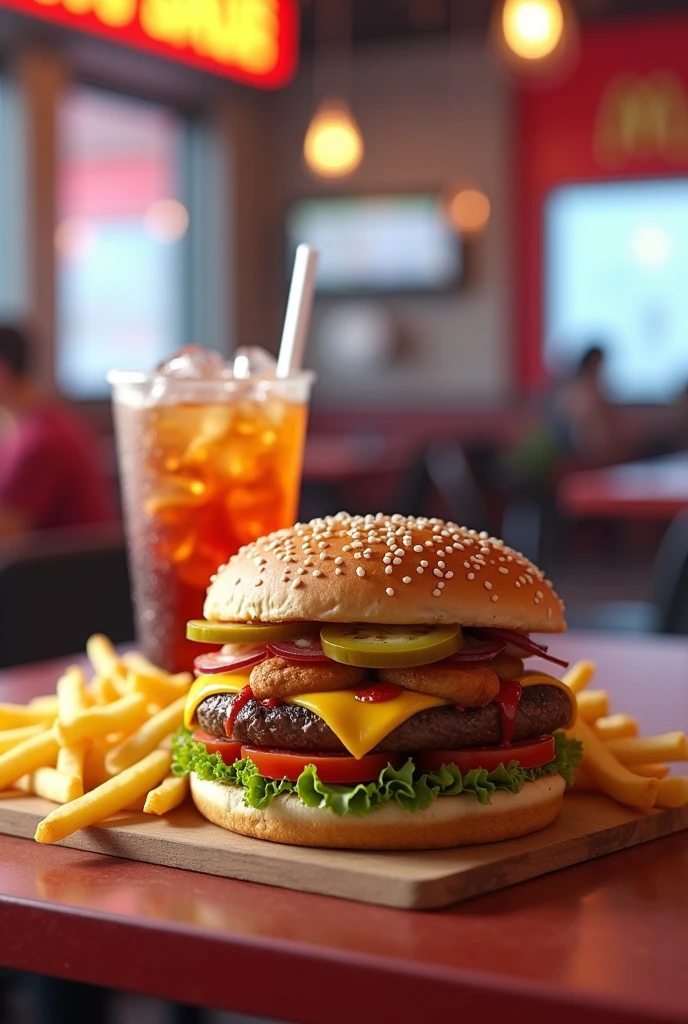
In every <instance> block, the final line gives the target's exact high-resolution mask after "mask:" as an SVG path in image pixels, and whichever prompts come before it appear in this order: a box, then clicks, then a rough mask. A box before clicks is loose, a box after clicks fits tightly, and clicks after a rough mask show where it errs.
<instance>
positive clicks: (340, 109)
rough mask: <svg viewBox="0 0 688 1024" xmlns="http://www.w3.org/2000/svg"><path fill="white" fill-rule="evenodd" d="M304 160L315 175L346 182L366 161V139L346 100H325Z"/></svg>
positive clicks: (310, 133)
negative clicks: (346, 177)
mask: <svg viewBox="0 0 688 1024" xmlns="http://www.w3.org/2000/svg"><path fill="white" fill-rule="evenodd" d="M303 156H304V160H305V161H306V165H307V167H308V169H309V170H310V171H312V173H313V174H318V175H320V176H321V177H323V178H343V177H345V176H346V175H347V174H351V173H352V172H353V171H355V170H356V168H357V167H358V165H359V164H360V162H361V160H362V159H363V136H362V135H361V130H360V128H359V127H358V125H357V124H356V121H355V119H354V116H353V114H352V113H351V111H350V110H349V107H348V106H347V104H346V103H345V102H344V101H343V100H332V99H330V100H324V101H323V103H321V104H320V106H319V107H318V109H317V110H316V112H315V114H314V115H313V119H312V121H311V123H310V124H309V126H308V131H307V132H306V138H305V139H304V143H303Z"/></svg>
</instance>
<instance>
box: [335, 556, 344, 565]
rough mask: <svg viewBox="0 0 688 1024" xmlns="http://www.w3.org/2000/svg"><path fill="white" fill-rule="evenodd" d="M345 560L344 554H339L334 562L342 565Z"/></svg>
mask: <svg viewBox="0 0 688 1024" xmlns="http://www.w3.org/2000/svg"><path fill="white" fill-rule="evenodd" d="M343 561H344V559H343V558H342V556H341V555H337V557H336V558H335V560H334V564H335V565H341V564H342V562H343Z"/></svg>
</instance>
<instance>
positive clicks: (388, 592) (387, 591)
mask: <svg viewBox="0 0 688 1024" xmlns="http://www.w3.org/2000/svg"><path fill="white" fill-rule="evenodd" d="M385 593H386V594H387V596H388V597H394V590H393V588H392V587H387V590H386V591H385Z"/></svg>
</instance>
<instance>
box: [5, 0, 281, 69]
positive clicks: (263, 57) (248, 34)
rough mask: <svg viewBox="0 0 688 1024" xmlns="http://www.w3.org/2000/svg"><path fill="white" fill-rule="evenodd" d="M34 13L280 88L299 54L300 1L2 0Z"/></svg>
mask: <svg viewBox="0 0 688 1024" xmlns="http://www.w3.org/2000/svg"><path fill="white" fill-rule="evenodd" d="M0 7H9V8H11V9H12V10H15V11H20V12H21V13H22V14H29V15H31V16H32V17H35V18H41V19H43V20H47V21H53V22H56V23H57V24H59V25H65V26H67V27H69V28H75V29H78V30H79V31H81V32H87V33H90V34H91V35H96V36H101V37H104V38H106V39H110V40H113V41H115V42H118V43H122V44H123V45H124V46H133V47H136V48H137V49H140V50H146V51H147V52H148V53H153V54H156V55H158V56H161V57H167V58H168V59H170V60H175V61H178V62H180V63H183V64H192V65H194V66H195V67H199V68H202V69H203V70H204V71H211V72H214V73H215V74H220V75H225V76H227V77H228V78H235V79H238V80H239V81H241V82H245V83H247V84H248V85H255V86H259V87H262V88H268V89H274V88H277V87H278V86H281V85H284V84H285V83H286V82H288V81H289V79H290V78H291V77H292V75H293V73H294V71H295V68H296V62H297V54H298V13H297V0H0Z"/></svg>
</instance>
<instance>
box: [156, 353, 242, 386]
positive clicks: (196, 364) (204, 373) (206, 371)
mask: <svg viewBox="0 0 688 1024" xmlns="http://www.w3.org/2000/svg"><path fill="white" fill-rule="evenodd" d="M157 373H159V374H160V375H161V376H162V377H183V378H186V379H187V380H212V379H214V378H219V377H224V376H226V375H227V364H226V363H225V361H224V359H223V358H222V356H221V355H220V353H219V352H215V351H214V349H211V348H203V346H202V345H185V346H184V348H180V349H178V350H177V351H176V352H175V353H174V354H173V355H171V356H170V358H169V359H167V360H166V361H165V362H164V363H160V365H159V366H158V367H157Z"/></svg>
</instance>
